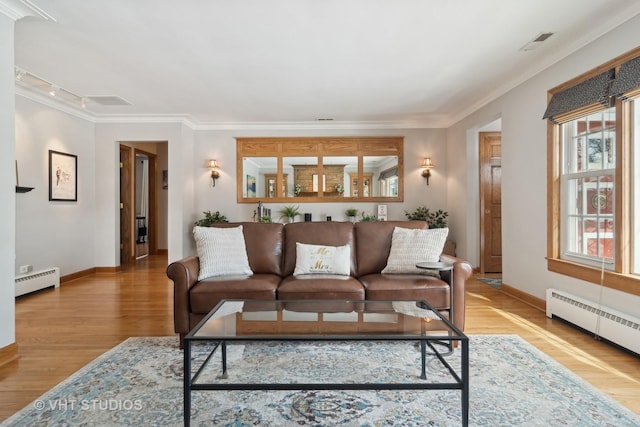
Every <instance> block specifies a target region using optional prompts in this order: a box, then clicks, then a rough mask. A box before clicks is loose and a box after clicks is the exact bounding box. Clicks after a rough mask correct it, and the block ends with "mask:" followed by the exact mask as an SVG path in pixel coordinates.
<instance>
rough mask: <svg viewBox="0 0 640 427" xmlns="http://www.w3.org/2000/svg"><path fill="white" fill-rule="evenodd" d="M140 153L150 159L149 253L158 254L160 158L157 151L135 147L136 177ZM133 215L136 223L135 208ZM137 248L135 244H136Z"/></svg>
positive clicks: (135, 190)
mask: <svg viewBox="0 0 640 427" xmlns="http://www.w3.org/2000/svg"><path fill="white" fill-rule="evenodd" d="M138 154H142V155H144V156H146V157H147V159H148V161H149V172H148V173H149V176H148V179H149V185H148V186H147V191H148V192H149V194H148V195H147V196H148V201H149V207H148V208H149V214H148V221H147V230H148V232H147V233H148V234H147V236H148V238H149V240H148V243H149V255H156V254H157V252H158V228H157V223H158V202H157V197H156V174H157V172H158V159H157V157H158V156H157V155H156V154H155V153H150V152H148V151H144V150H141V149H139V148H135V147H134V148H133V159H134V163H133V172H134V175H133V176H134V177H135V167H136V165H135V159H136V158H137V155H138ZM133 200H137V186H136V185H135V180H134V187H133ZM131 215H132V218H131V219H132V222H133V223H135V219H136V218H135V217H136V213H135V209H133V210H132V211H131ZM132 244H133V245H135V239H133V238H132ZM134 248H135V246H134ZM133 256H134V258H135V250H134V255H133Z"/></svg>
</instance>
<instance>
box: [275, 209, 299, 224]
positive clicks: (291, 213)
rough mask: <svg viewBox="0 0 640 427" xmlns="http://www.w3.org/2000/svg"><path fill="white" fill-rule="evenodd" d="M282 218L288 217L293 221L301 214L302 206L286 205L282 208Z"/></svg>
mask: <svg viewBox="0 0 640 427" xmlns="http://www.w3.org/2000/svg"><path fill="white" fill-rule="evenodd" d="M279 213H280V218H281V219H282V218H288V219H289V222H293V220H294V218H295V217H297V216H298V215H300V206H293V205H290V206H285V207H284V208H282V209H280V211H279Z"/></svg>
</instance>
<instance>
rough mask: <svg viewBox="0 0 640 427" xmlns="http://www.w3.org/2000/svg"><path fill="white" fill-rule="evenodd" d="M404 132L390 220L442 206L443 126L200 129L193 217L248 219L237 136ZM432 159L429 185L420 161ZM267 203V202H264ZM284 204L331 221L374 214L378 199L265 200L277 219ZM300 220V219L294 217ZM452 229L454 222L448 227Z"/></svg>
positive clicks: (249, 211) (249, 209)
mask: <svg viewBox="0 0 640 427" xmlns="http://www.w3.org/2000/svg"><path fill="white" fill-rule="evenodd" d="M335 135H340V136H362V135H366V136H403V137H404V173H405V177H404V200H405V201H404V203H387V205H388V219H389V220H404V219H406V217H405V214H404V211H405V210H407V211H413V210H414V209H415V208H417V207H418V206H421V205H426V206H427V207H429V208H430V209H431V210H437V209H446V208H447V188H446V180H445V178H444V177H446V176H447V173H448V171H447V160H446V159H447V150H446V149H447V147H446V143H445V138H446V131H445V130H444V129H393V130H376V129H371V130H366V129H365V130H358V131H353V130H350V131H344V130H306V131H305V130H278V129H264V130H236V131H232V130H229V131H226V130H225V131H199V132H197V134H196V143H195V153H194V171H193V173H194V182H195V189H194V194H195V209H194V211H193V212H194V215H195V216H194V217H193V221H195V220H196V219H198V218H200V217H201V216H202V215H201V214H202V212H203V211H208V210H211V211H220V212H221V213H222V214H224V215H226V216H227V217H228V218H229V220H231V221H250V220H251V218H252V215H253V211H254V210H255V208H256V205H257V202H258V199H256V203H255V204H238V203H236V140H235V138H236V137H248V136H253V137H261V136H283V137H284V136H299V137H305V136H335ZM424 157H431V158H432V159H433V161H434V163H435V165H436V168H434V169H433V170H432V177H431V179H430V185H429V186H427V185H426V182H425V179H424V178H423V177H422V175H421V173H422V168H420V162H421V161H422V159H423V158H424ZM206 159H216V160H217V161H218V164H219V165H220V174H221V176H220V178H219V179H218V180H217V181H216V186H215V188H214V187H212V186H211V177H210V172H209V171H208V170H207V169H206V168H205V161H206ZM263 202H266V200H263ZM289 204H296V205H298V204H299V205H300V211H301V212H307V213H311V214H313V219H314V220H320V219H324V218H325V217H326V215H330V216H331V217H332V218H333V220H337V221H346V220H347V218H346V216H345V215H344V210H345V208H347V207H355V208H357V209H358V210H360V211H362V210H364V211H366V212H368V213H370V214H376V213H377V205H378V203H367V202H361V203H296V202H295V200H292V203H265V207H267V208H271V209H272V217H273V218H274V220H276V221H278V215H277V214H276V212H277V211H278V210H280V209H281V208H282V207H283V206H285V205H289ZM298 220H300V219H298ZM451 226H452V228H455V225H453V224H452V225H451Z"/></svg>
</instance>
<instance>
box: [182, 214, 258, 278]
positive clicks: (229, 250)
mask: <svg viewBox="0 0 640 427" xmlns="http://www.w3.org/2000/svg"><path fill="white" fill-rule="evenodd" d="M193 236H194V237H195V239H196V249H197V251H198V257H199V258H200V272H199V273H198V280H203V279H206V278H207V277H214V276H231V275H248V276H251V275H253V272H252V271H251V268H250V267H249V259H248V258H247V248H246V246H245V243H244V234H242V226H241V225H240V226H238V227H230V228H220V227H197V226H196V227H194V228H193Z"/></svg>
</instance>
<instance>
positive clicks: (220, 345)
mask: <svg viewBox="0 0 640 427" xmlns="http://www.w3.org/2000/svg"><path fill="white" fill-rule="evenodd" d="M223 302H224V301H221V302H220V304H222V303H223ZM217 308H218V306H216V308H214V310H212V312H213V311H215V310H216V309H217ZM208 318H209V316H207V317H205V319H203V320H202V322H200V323H199V324H198V326H196V328H194V330H196V331H197V330H198V329H199V327H200V325H201V324H203V323H204V322H206V321H207V320H208ZM441 320H442V321H443V322H445V324H447V326H448V327H449V328H451V330H452V331H453V332H454V333H455V334H456V336H444V335H440V336H438V335H433V336H422V337H416V336H400V335H395V336H394V335H366V336H365V335H330V336H328V335H320V336H312V337H310V336H243V337H225V338H224V339H212V338H210V337H202V338H198V337H194V336H192V335H191V333H189V334H188V335H187V337H185V340H184V425H185V427H187V426H189V425H190V424H191V392H192V391H200V390H225V391H231V390H460V392H461V409H462V411H461V416H462V425H463V426H468V424H469V339H468V338H467V337H466V336H465V335H464V334H463V333H462V332H461V331H460V330H459V329H457V328H456V327H455V326H454V325H453V324H452V323H451V322H449V321H448V320H447V319H445V318H442V319H441ZM195 341H202V342H210V343H213V344H214V347H213V349H212V350H211V352H210V353H209V355H208V356H207V357H206V359H205V360H204V362H202V364H201V366H200V367H199V368H198V370H197V371H196V372H195V374H194V375H193V376H192V375H191V374H192V369H191V368H192V366H191V365H192V364H191V345H192V342H195ZM262 341H265V342H266V341H277V342H291V341H304V342H320V341H333V342H349V341H414V342H415V341H417V342H419V343H420V352H421V364H422V366H421V374H420V379H422V380H427V376H426V356H427V355H435V356H436V357H437V358H438V360H439V361H440V363H441V364H442V366H444V367H445V368H446V369H447V370H448V371H449V373H450V375H451V377H452V378H453V380H454V382H448V383H422V382H421V383H261V384H245V383H217V384H214V383H203V384H197V383H196V381H197V380H198V377H199V376H200V374H201V373H202V372H203V370H204V369H205V368H206V366H207V364H208V363H209V361H210V360H211V358H212V357H213V355H214V354H215V353H216V351H217V350H218V349H220V353H221V359H222V371H223V372H222V374H221V376H220V378H223V379H226V378H228V373H227V352H226V350H227V342H233V343H240V342H262ZM453 341H459V342H460V347H461V349H460V350H461V355H460V360H461V363H460V374H458V373H457V372H456V370H455V369H454V368H453V367H452V366H451V365H450V364H449V362H448V361H447V360H446V359H445V358H444V357H443V356H444V355H448V354H451V353H450V352H448V353H440V352H439V351H438V350H437V349H436V347H435V346H434V344H437V345H445V346H446V344H444V343H446V342H448V343H449V346H447V347H450V346H451V345H452V344H453ZM427 347H429V348H430V349H431V351H432V352H429V353H427V351H426V348H427Z"/></svg>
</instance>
